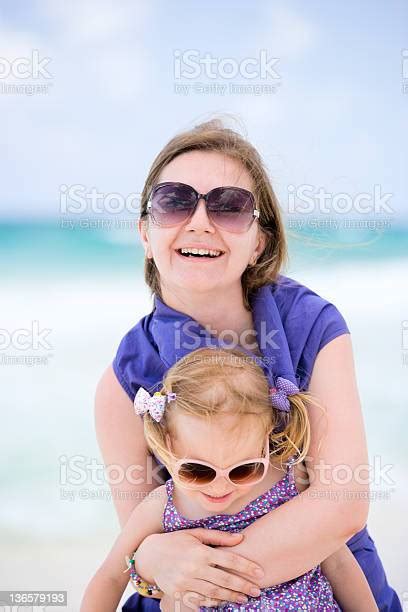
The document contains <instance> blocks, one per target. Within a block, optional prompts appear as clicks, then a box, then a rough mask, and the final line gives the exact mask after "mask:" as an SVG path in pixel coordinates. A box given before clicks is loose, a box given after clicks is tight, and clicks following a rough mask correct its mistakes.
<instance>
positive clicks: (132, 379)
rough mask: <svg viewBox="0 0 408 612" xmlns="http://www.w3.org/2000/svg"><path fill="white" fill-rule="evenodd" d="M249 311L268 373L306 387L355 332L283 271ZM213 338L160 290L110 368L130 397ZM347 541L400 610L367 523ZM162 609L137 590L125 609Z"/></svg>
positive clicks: (389, 603) (380, 597)
mask: <svg viewBox="0 0 408 612" xmlns="http://www.w3.org/2000/svg"><path fill="white" fill-rule="evenodd" d="M251 309H252V314H253V321H254V329H255V330H256V333H257V340H258V345H259V348H260V350H261V353H262V355H263V356H264V363H265V364H266V365H265V367H266V368H269V369H270V370H271V375H272V373H273V375H274V376H282V377H283V378H288V379H289V380H293V381H294V382H296V383H297V385H298V387H299V388H300V389H301V390H307V389H308V386H309V382H310V377H311V375H312V371H313V365H314V362H315V360H316V357H317V355H318V353H319V351H320V350H321V349H322V348H323V347H324V346H325V345H326V344H328V343H329V342H330V341H331V340H333V339H334V338H336V337H338V336H340V335H342V334H349V333H350V331H349V329H348V327H347V324H346V322H345V320H344V318H343V317H342V315H341V314H340V312H339V311H338V310H337V308H336V307H335V306H334V305H333V304H331V303H330V302H327V301H326V300H324V299H323V298H321V297H320V296H319V295H317V294H316V293H314V292H313V291H311V290H310V289H308V288H307V287H305V286H304V285H301V284H300V283H298V282H296V281H294V280H293V279H291V278H288V277H285V276H279V278H278V280H277V281H276V282H275V283H272V284H270V285H268V286H266V287H262V288H260V289H258V290H257V291H256V293H254V294H253V296H252V297H251ZM209 343H212V339H211V338H209V336H208V333H206V330H205V329H204V328H203V327H201V326H200V325H199V324H198V323H197V322H196V321H194V320H193V319H192V318H191V317H189V316H188V315H186V314H184V313H181V312H179V311H177V310H174V309H173V308H170V307H168V306H167V305H166V304H165V303H164V302H162V300H160V299H159V298H158V297H157V296H155V299H154V309H153V311H152V312H151V313H150V314H148V315H147V316H145V317H143V319H141V320H140V321H139V323H137V325H135V326H134V327H133V328H132V329H131V330H130V331H129V332H128V333H127V334H126V335H125V337H124V338H123V340H122V341H121V343H120V346H119V348H118V351H117V354H116V357H115V359H114V361H113V369H114V372H115V374H116V377H117V379H118V381H119V382H120V384H121V385H122V387H123V389H124V390H125V391H126V393H127V394H128V396H129V398H130V399H131V401H132V402H133V400H134V398H135V395H136V393H137V390H138V389H139V387H141V386H142V387H144V388H146V389H149V390H150V391H152V390H154V389H155V388H157V389H158V388H159V387H160V383H161V380H162V379H163V377H164V375H165V373H166V371H167V370H168V368H169V367H171V366H172V365H173V364H174V363H175V362H176V361H177V360H178V359H180V358H181V357H183V356H184V355H185V354H187V353H189V352H191V351H192V350H195V349H197V348H200V347H203V346H208V344H209ZM294 378H295V380H294ZM347 544H348V546H349V548H350V550H351V551H352V553H353V554H354V556H355V558H356V559H357V561H358V563H359V564H360V566H361V568H362V570H363V572H364V573H365V575H366V577H367V580H368V582H369V584H370V587H371V589H372V592H373V595H374V597H375V599H376V602H377V605H378V607H379V609H380V611H381V612H383V611H384V612H401V610H402V608H401V604H400V602H399V600H398V597H397V594H396V593H395V591H394V590H393V589H392V588H391V587H390V586H389V585H388V582H387V579H386V576H385V572H384V569H383V566H382V564H381V560H380V558H379V556H378V553H377V550H376V548H375V545H374V542H373V540H372V539H371V537H370V536H369V534H368V531H367V528H366V527H364V529H362V530H361V531H360V532H358V533H357V534H356V535H354V536H353V537H352V538H351V539H350V540H349V541H348V542H347ZM271 562H273V559H271ZM158 609H159V604H158V601H157V600H154V599H148V598H143V597H140V596H139V595H138V594H137V593H135V594H134V595H133V596H132V597H131V598H130V599H129V600H128V601H127V602H126V604H125V606H124V607H123V611H124V612H136V611H137V610H144V611H153V610H156V611H157V610H158Z"/></svg>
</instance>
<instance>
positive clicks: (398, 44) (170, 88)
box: [0, 0, 408, 612]
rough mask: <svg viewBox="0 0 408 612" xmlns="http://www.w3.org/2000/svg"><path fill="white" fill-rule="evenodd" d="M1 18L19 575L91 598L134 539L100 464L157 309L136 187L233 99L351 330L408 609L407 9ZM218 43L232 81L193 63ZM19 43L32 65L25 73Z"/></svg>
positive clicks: (5, 545) (7, 502)
mask: <svg viewBox="0 0 408 612" xmlns="http://www.w3.org/2000/svg"><path fill="white" fill-rule="evenodd" d="M1 11H2V13H1V21H0V35H1V36H0V121H1V130H0V141H1V144H2V146H1V147H0V162H1V164H0V168H1V198H0V278H1V296H2V297H1V317H0V378H1V390H2V393H1V407H2V417H3V418H2V423H1V432H2V434H1V454H2V461H1V463H0V483H1V495H2V504H1V506H0V540H1V542H2V555H1V560H0V575H1V584H0V590H7V589H9V590H10V589H15V590H17V589H24V590H29V589H36V590H38V589H45V590H51V589H56V590H67V591H68V608H67V609H68V610H70V611H73V612H74V611H77V610H78V609H79V602H80V598H81V595H82V592H83V589H84V587H85V585H86V584H87V582H88V580H89V578H90V576H91V575H92V573H93V572H94V571H95V569H96V568H97V566H98V565H99V563H100V562H101V561H102V559H103V557H104V555H105V554H106V553H107V552H108V550H109V548H110V546H111V544H112V542H113V539H114V538H115V536H116V534H117V532H118V523H117V520H116V515H115V512H114V509H113V503H112V500H111V499H110V498H109V487H108V484H107V482H106V480H104V478H103V475H102V470H101V469H100V470H99V472H98V475H97V477H96V476H94V477H92V476H91V469H90V468H89V466H90V465H92V464H93V465H94V466H99V467H101V466H102V458H101V455H100V452H99V449H98V446H97V443H96V438H95V432H94V423H93V396H94V391H95V386H96V383H97V381H98V379H99V377H100V375H101V374H102V372H103V370H104V369H105V368H106V367H107V365H108V364H109V363H110V362H111V361H112V359H113V357H114V355H115V352H116V349H117V346H118V344H119V342H120V340H121V338H122V337H123V335H124V334H125V333H126V332H127V331H128V330H129V329H130V328H131V327H132V326H133V325H134V324H135V323H136V322H137V321H138V320H139V318H140V317H142V316H144V315H145V314H146V313H147V312H149V311H150V310H151V307H152V299H151V297H150V296H149V292H148V290H147V288H146V286H145V284H144V280H143V250H142V248H141V245H140V243H139V240H138V236H137V210H136V208H137V206H136V204H137V196H138V194H140V192H141V191H142V188H143V183H144V179H145V178H146V175H147V172H148V169H149V167H150V165H151V163H152V161H153V159H154V157H155V155H156V154H157V153H158V152H159V150H160V149H161V147H162V146H163V145H164V144H165V143H166V142H167V141H168V140H169V139H170V138H171V137H172V136H173V135H174V134H175V133H176V132H179V131H181V130H183V129H187V128H190V127H192V126H193V125H195V124H197V123H199V122H201V121H203V120H206V119H209V118H211V117H213V116H214V115H216V114H218V115H222V114H226V113H227V114H228V115H230V116H229V117H228V121H232V124H230V126H232V127H235V128H237V129H241V131H242V128H243V129H244V131H245V133H246V135H247V137H248V138H249V140H250V141H251V142H252V143H253V144H254V145H255V146H256V147H257V148H258V150H259V152H260V153H261V155H262V156H263V158H264V160H265V164H266V165H267V167H268V169H269V171H270V175H271V178H272V181H273V185H274V187H275V189H276V192H277V194H278V197H279V200H280V202H281V207H282V211H283V214H284V218H285V223H286V227H287V230H288V237H289V253H290V260H289V264H288V267H287V269H286V270H283V271H282V272H283V273H284V274H286V275H288V276H291V277H293V278H295V279H296V280H298V281H300V282H301V283H303V284H305V285H307V286H309V287H310V288H311V289H313V290H314V291H315V292H316V293H318V294H320V295H321V296H323V297H324V298H326V299H328V300H330V301H332V302H333V303H334V304H336V306H337V307H338V308H339V310H340V311H341V312H342V314H343V316H344V317H345V319H346V321H347V323H348V325H349V328H350V330H351V334H352V339H353V346H354V352H355V364H356V370H357V377H358V385H359V390H360V396H361V401H362V407H363V411H364V417H365V422H366V428H367V439H368V447H369V457H370V464H371V465H373V466H375V469H373V482H372V487H371V490H372V491H371V494H372V504H371V510H370V517H369V530H370V533H371V535H372V537H373V539H374V541H375V542H376V545H377V547H378V550H379V553H380V557H381V559H382V561H383V563H384V566H385V569H386V572H387V576H388V579H389V582H390V583H391V584H392V585H393V586H394V588H395V589H396V590H397V592H398V593H399V596H400V598H401V600H402V601H403V602H405V604H406V606H408V578H407V573H406V568H407V567H408V554H407V547H406V543H407V541H408V539H407V536H408V529H407V522H406V510H407V502H408V478H407V469H408V458H407V450H406V448H407V444H406V433H405V427H406V412H407V395H408V393H407V382H408V283H407V278H408V265H407V264H408V210H407V191H408V190H407V183H406V170H405V169H406V164H405V165H404V162H403V159H404V153H406V151H407V138H406V132H405V133H404V127H405V126H406V118H407V117H406V108H407V102H408V64H407V65H406V66H405V61H406V62H408V59H407V58H408V51H407V50H406V47H408V40H407V38H406V31H405V32H404V28H403V23H404V21H405V22H406V20H407V17H408V9H407V6H406V5H404V3H402V2H399V1H396V2H393V3H392V5H389V4H386V3H385V2H377V3H374V4H373V3H370V2H368V1H363V2H360V3H359V4H358V6H357V5H356V6H352V5H349V6H334V5H330V6H329V5H327V3H324V2H323V1H317V0H316V1H313V0H312V1H311V2H309V3H307V5H305V4H304V3H301V2H291V3H290V4H288V3H284V2H275V1H272V2H267V1H266V0H265V1H264V0H262V1H259V2H257V3H249V2H242V1H238V2H235V3H234V4H232V3H229V4H225V5H222V6H220V5H216V4H215V3H208V4H207V5H206V6H205V7H204V6H202V7H201V6H200V7H199V6H198V5H193V4H191V3H187V2H185V1H181V2H178V3H177V4H173V5H172V6H171V7H170V6H169V5H168V4H166V3H165V2H163V1H154V2H149V3H148V2H145V1H143V2H138V3H137V4H136V3H131V2H127V1H124V2H121V3H114V2H109V1H108V0H102V1H101V2H96V1H94V0H85V1H84V2H72V3H64V2H62V0H57V1H55V2H51V1H44V2H32V3H30V4H29V5H28V4H27V3H24V2H20V1H16V2H11V1H10V2H7V1H6V2H3V3H2V8H1ZM404 37H405V38H404ZM35 50H37V51H38V53H37V55H36V54H35V53H34V51H35ZM262 50H264V51H265V52H266V54H267V56H268V58H269V59H270V58H275V59H276V60H277V61H275V62H270V66H272V68H270V70H269V71H268V70H266V72H265V73H262V70H260V71H259V74H258V76H257V78H255V79H253V78H250V77H249V76H248V74H247V73H245V72H244V70H243V63H242V62H243V61H244V60H245V58H252V59H253V58H256V60H257V61H258V63H262V61H263V60H262V57H261V56H262V53H261V52H262ZM191 51H193V52H194V53H192V54H191V53H190V54H189V52H191ZM206 54H207V56H208V57H209V56H210V57H211V58H212V59H213V60H215V63H213V68H214V70H215V76H214V75H213V76H211V75H209V74H206V73H205V70H204V63H201V64H200V66H199V68H200V72H199V74H198V76H197V75H196V74H195V75H194V76H192V72H191V71H192V70H193V69H197V70H198V68H197V66H198V64H199V61H198V60H199V59H200V58H201V59H203V58H205V56H206ZM16 58H26V59H27V58H28V60H29V62H28V64H27V63H26V64H24V66H25V67H27V66H31V68H30V70H31V73H30V74H26V76H25V77H24V78H23V77H22V76H21V74H19V73H18V70H17V69H16V66H17V64H16V63H15V60H16ZM44 59H48V60H49V61H42V63H41V60H44ZM227 59H228V60H229V63H228V62H226V61H224V64H223V63H222V62H223V60H227ZM13 62H14V63H13ZM30 62H31V64H30ZM38 64H40V69H39V68H38ZM35 65H36V67H37V70H34V67H35ZM236 66H239V71H238V75H237V76H236V78H231V76H230V75H228V74H227V69H228V70H229V69H231V70H232V69H234V67H236ZM252 66H254V64H252ZM232 82H233V84H234V87H232V88H231V83H232ZM197 83H199V86H197ZM254 84H256V85H258V86H259V87H258V89H256V87H255V86H254ZM216 85H217V86H218V89H217V87H216ZM30 86H32V88H33V89H29V87H30ZM187 86H188V87H189V89H184V90H183V87H184V88H186V87H187ZM210 86H211V87H210ZM222 86H226V87H227V89H226V91H224V93H221V92H222V89H221V88H222ZM38 87H42V89H38ZM240 88H241V89H240ZM183 91H184V93H181V92H183ZM237 92H239V93H237ZM259 92H261V93H259ZM231 116H232V118H231ZM234 117H235V118H236V120H234ZM404 170H405V172H404ZM95 190H96V192H97V193H98V194H99V199H98V203H97V206H96V205H94V204H92V202H93V200H92V197H93V196H92V193H95ZM321 190H323V191H324V193H325V194H326V199H325V203H324V205H322V203H321V202H322V200H319V193H322V191H321ZM360 196H363V197H364V198H365V199H364V203H365V208H364V207H362V206H361V205H360V204H359V203H360V202H361V198H360ZM308 198H309V199H308ZM130 203H131V204H130ZM344 443H345V444H347V441H345V442H344ZM86 466H88V468H87V467H86ZM384 466H385V467H384ZM387 466H388V467H387ZM381 474H383V477H381ZM130 592H131V590H128V591H127V593H128V594H129V593H130ZM407 609H408V608H407Z"/></svg>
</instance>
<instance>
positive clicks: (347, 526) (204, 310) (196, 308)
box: [96, 121, 401, 611]
mask: <svg viewBox="0 0 408 612" xmlns="http://www.w3.org/2000/svg"><path fill="white" fill-rule="evenodd" d="M231 187H232V188H233V189H232V190H229V189H228V188H231ZM224 188H227V189H224ZM213 190H215V191H213ZM202 194H203V195H204V197H203V196H202ZM224 204H225V206H224ZM139 231H140V235H141V239H142V243H143V245H144V248H145V256H146V260H145V278H146V281H147V284H148V285H149V287H150V288H151V290H152V292H153V293H154V294H155V308H154V311H153V312H152V313H151V314H150V315H148V316H147V317H145V318H144V319H142V321H141V322H140V323H139V324H138V325H136V326H135V328H133V329H132V330H131V331H130V332H129V333H128V334H127V335H126V336H125V338H124V339H123V340H122V343H121V345H120V347H119V350H118V354H117V356H116V358H115V360H114V363H113V365H112V366H111V367H109V368H108V369H107V371H106V372H105V374H104V375H103V377H102V380H101V381H100V383H99V385H98V389H97V395H96V427H97V435H98V440H99V444H100V447H101V450H102V454H103V457H104V460H105V463H106V464H112V463H115V464H120V465H122V466H123V467H124V468H126V467H128V466H136V469H137V475H138V478H132V479H131V482H129V479H128V480H127V481H126V482H123V483H121V484H120V485H115V491H113V494H114V499H115V504H116V509H117V512H118V515H119V519H120V522H121V524H122V526H123V525H124V524H125V523H126V521H127V519H128V517H129V515H130V513H131V511H132V509H133V508H134V507H135V506H136V505H137V503H138V502H139V501H141V499H142V498H143V495H146V494H148V493H149V492H150V491H152V490H153V489H154V488H155V487H156V486H158V485H159V484H162V482H163V481H162V480H160V479H158V478H155V477H154V476H155V475H156V474H157V470H156V469H155V468H156V466H155V465H154V464H153V465H152V460H151V458H149V456H148V451H147V446H146V442H145V440H144V437H143V424H142V421H141V420H140V421H139V420H138V419H135V417H134V411H133V406H132V401H133V399H134V396H135V394H136V391H137V390H138V388H139V387H140V386H143V387H145V388H149V387H152V386H155V385H158V384H159V383H160V380H161V378H162V377H163V375H164V373H165V371H166V369H167V368H168V367H169V366H170V365H172V364H173V363H174V362H175V361H176V360H177V359H178V358H180V357H181V356H183V354H185V353H186V352H188V351H191V350H193V349H194V348H198V345H203V343H207V342H211V341H212V339H214V338H218V339H220V338H222V339H223V340H225V339H228V340H230V341H231V340H232V342H236V343H237V344H239V345H242V346H244V347H245V348H247V349H248V348H250V349H251V350H252V352H254V353H256V354H258V355H260V356H261V357H262V358H263V359H264V362H265V364H266V365H267V366H268V367H270V368H271V370H272V371H273V372H274V374H276V375H279V376H283V377H285V374H286V373H285V371H283V370H284V369H285V363H287V361H288V358H290V360H291V368H292V367H293V369H294V371H295V372H296V377H297V382H298V383H299V387H300V388H301V389H304V390H308V391H310V392H311V393H312V394H314V395H315V396H317V397H318V399H319V401H320V402H321V403H322V404H323V405H324V406H325V408H326V410H327V415H326V419H323V420H322V418H321V412H320V411H318V410H317V409H314V408H313V407H311V408H310V415H309V418H310V422H311V432H312V439H311V445H310V450H309V455H308V473H309V479H310V481H311V485H310V487H309V489H308V490H307V491H305V492H303V493H301V494H300V495H299V496H298V497H297V498H296V499H294V500H291V501H290V502H288V503H286V504H284V505H283V506H282V507H281V508H278V509H277V510H276V511H274V512H273V513H270V514H269V515H267V516H265V517H263V518H262V519H260V520H259V521H256V523H254V524H253V525H251V526H249V527H248V528H247V529H246V530H245V532H244V538H243V539H240V537H239V536H237V538H238V539H236V540H234V541H233V542H232V541H231V536H227V535H226V534H221V533H219V532H209V531H208V530H204V531H203V530H191V531H189V530H187V531H182V532H176V533H170V534H159V535H153V536H150V537H148V538H146V539H145V540H144V542H143V544H142V545H141V546H140V548H139V550H138V552H137V554H136V556H135V562H136V566H137V570H138V572H139V573H140V575H141V576H142V577H143V579H144V580H146V581H148V582H157V583H158V584H159V585H160V587H161V589H162V590H163V591H164V592H165V593H169V594H174V593H175V592H184V591H191V592H193V593H197V594H199V595H200V596H203V597H212V598H215V599H219V600H234V601H235V598H236V597H237V595H238V594H242V593H243V594H249V590H250V587H251V586H252V584H251V582H252V583H254V582H256V583H257V584H258V585H259V586H260V587H261V588H262V587H264V586H267V585H274V584H278V583H281V582H285V581H288V580H290V579H292V578H295V577H297V576H299V575H301V574H303V573H305V572H306V571H308V570H309V569H310V568H311V567H313V566H315V565H317V564H318V563H320V562H321V561H322V560H324V559H325V558H327V557H328V556H329V555H331V554H332V553H333V552H334V551H336V550H338V549H339V548H340V546H342V545H343V544H344V543H346V542H347V543H348V545H349V547H350V549H351V550H352V552H353V553H354V555H355V557H356V558H357V561H358V562H359V563H360V565H361V567H362V569H363V571H364V572H365V574H366V577H367V580H368V582H369V584H370V587H371V589H372V591H373V594H374V597H375V598H376V601H377V605H378V606H379V608H380V610H392V611H394V610H401V607H400V604H399V601H398V598H397V596H396V594H395V592H394V591H393V590H392V589H391V588H390V587H389V586H388V584H387V581H386V577H385V574H384V570H383V568H382V565H381V562H380V559H379V557H378V555H377V552H376V549H375V546H374V543H373V541H372V540H371V538H370V537H369V535H368V533H367V530H366V528H365V523H366V519H367V514H368V501H367V498H368V495H367V488H366V486H365V485H362V484H361V483H359V482H357V481H356V480H354V479H353V478H351V479H350V481H349V482H347V483H346V484H344V481H342V483H339V482H336V481H335V480H332V479H331V478H330V474H331V470H330V469H328V470H327V469H325V470H324V471H323V474H322V470H321V469H320V468H321V466H322V465H324V466H325V467H326V468H329V466H332V468H333V467H334V466H338V465H339V464H343V465H344V464H346V465H347V466H348V467H349V468H350V471H351V472H353V474H354V473H355V468H357V466H361V465H362V464H367V463H368V460H367V450H366V444H365V435H364V427H363V421H362V416H361V409H360V403H359V398H358V391H357V387H356V381H355V374H354V365H353V355H352V347H351V342H350V336H349V331H348V328H347V325H346V324H345V321H344V319H343V317H342V316H341V315H340V313H339V312H338V311H337V309H336V308H335V307H334V306H333V305H331V304H329V303H328V302H326V301H325V300H323V299H322V298H320V297H319V296H317V295H316V294H314V293H313V292H312V291H310V290H309V289H307V288H306V287H303V286H302V285H300V284H299V283H296V282H295V281H292V280H291V279H288V278H286V277H283V276H281V275H280V274H279V272H280V270H281V268H282V265H283V263H284V261H285V255H286V244H285V237H284V231H283V225H282V221H281V217H280V213H279V207H278V203H277V200H276V197H275V195H274V192H273V190H272V187H271V184H270V182H269V179H268V176H267V173H266V171H265V169H264V167H263V164H262V161H261V159H260V157H259V154H258V153H257V151H256V150H255V149H254V148H253V147H252V146H251V145H250V144H249V143H248V142H246V141H245V140H244V139H242V138H241V137H240V136H239V135H238V134H236V133H235V132H233V131H231V130H228V129H225V128H223V126H222V124H220V123H219V122H217V121H213V122H209V123H206V124H203V125H200V126H198V127H197V128H195V129H193V130H191V131H189V132H186V133H184V134H181V135H178V136H176V137H175V138H174V139H173V140H171V141H170V142H169V143H168V144H167V145H166V146H165V147H164V149H163V150H162V151H161V153H160V154H159V155H158V157H157V158H156V160H155V161H154V163H153V166H152V168H151V170H150V173H149V175H148V177H147V180H146V184H145V187H144V190H143V193H142V208H141V219H140V221H139ZM276 339H277V341H276V342H275V340H276ZM197 343H198V344H197ZM345 439H347V444H346V445H345V444H344V440H345ZM319 440H320V441H321V442H320V444H319V443H318V441H319ZM135 449H136V450H135ZM337 480H339V479H337ZM212 546H217V548H212ZM180 551H182V554H180ZM129 552H131V551H129ZM226 552H228V553H231V552H232V553H233V556H231V555H230V554H225V553H226ZM277 559H279V562H276V560H277ZM253 563H255V564H257V565H258V566H260V567H261V568H262V569H263V570H264V576H263V578H262V579H255V578H254V574H251V576H252V578H251V580H249V579H248V575H249V574H250V569H249V568H253ZM214 565H217V567H218V568H221V569H222V570H223V571H222V572H217V578H214V573H213V571H212V570H213V567H214ZM232 570H234V571H232ZM158 607H159V604H158V602H157V601H156V600H153V599H147V598H141V597H140V596H139V595H138V594H135V595H134V596H133V597H132V598H131V599H130V600H129V601H128V602H127V604H126V605H125V607H124V610H126V611H128V610H136V609H146V610H147V609H152V610H153V609H158Z"/></svg>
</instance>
